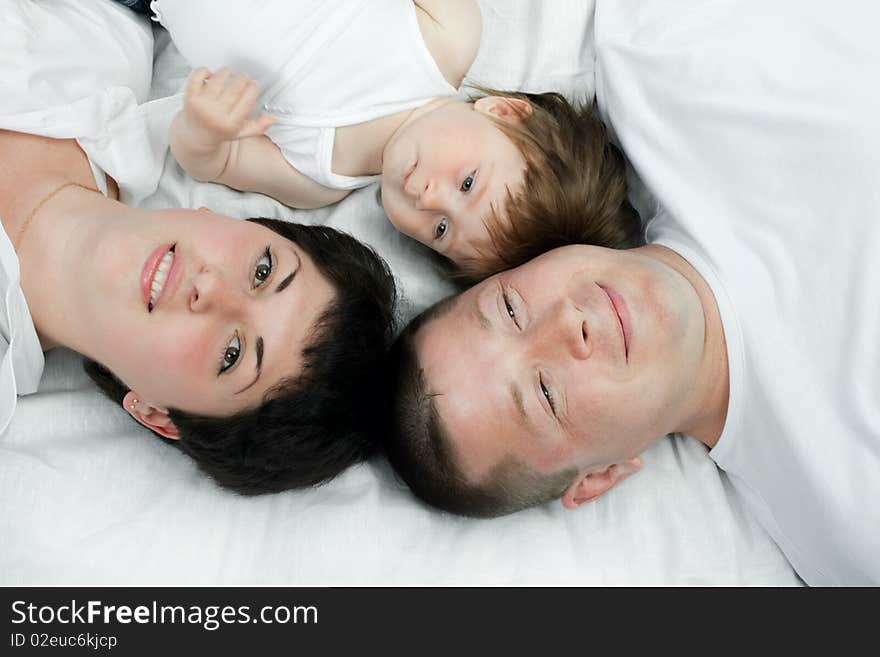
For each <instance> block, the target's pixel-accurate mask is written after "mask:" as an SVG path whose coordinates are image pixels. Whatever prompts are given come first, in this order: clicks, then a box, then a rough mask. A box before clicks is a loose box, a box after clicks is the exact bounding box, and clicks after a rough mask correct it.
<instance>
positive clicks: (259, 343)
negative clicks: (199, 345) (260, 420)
mask: <svg viewBox="0 0 880 657" xmlns="http://www.w3.org/2000/svg"><path fill="white" fill-rule="evenodd" d="M291 276H293V274H291ZM256 352H257V375H256V376H255V377H254V380H253V381H251V382H250V383H248V384H247V385H246V386H245V387H244V388H242V389H241V390H239V391H238V392H236V393H235V394H236V395H239V394H241V393H243V392H244V391H245V390H247V389H248V388H250V387H251V386H252V385H254V384H255V383H256V382H257V381H259V380H260V374H261V373H262V371H263V336H261V335H258V336H257V346H256Z"/></svg>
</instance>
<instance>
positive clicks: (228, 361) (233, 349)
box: [220, 331, 241, 374]
mask: <svg viewBox="0 0 880 657" xmlns="http://www.w3.org/2000/svg"><path fill="white" fill-rule="evenodd" d="M240 354H241V340H239V338H238V332H237V331H236V333H235V335H233V336H232V339H231V340H230V341H229V342H227V343H226V349H224V350H223V355H222V357H221V359H220V374H223V373H224V372H225V371H226V370H228V369H229V368H230V367H232V366H233V365H235V364H236V363H237V362H238V357H239V355H240Z"/></svg>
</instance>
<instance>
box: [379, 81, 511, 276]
mask: <svg viewBox="0 0 880 657" xmlns="http://www.w3.org/2000/svg"><path fill="white" fill-rule="evenodd" d="M484 101H485V102H484ZM497 102H502V103H506V101H504V100H503V99H498V100H497V101H496V100H495V97H488V98H482V99H480V100H479V101H477V102H476V103H466V102H462V101H457V100H451V101H449V102H446V103H443V104H441V105H439V106H437V107H436V108H435V109H432V110H430V111H428V112H426V113H424V114H422V115H420V116H418V117H416V118H415V119H413V120H412V121H411V122H410V123H408V124H405V125H404V126H403V128H401V130H400V131H399V132H398V133H397V134H395V135H394V137H393V138H392V139H391V140H390V141H389V142H388V145H387V146H386V148H385V152H384V156H383V168H382V204H383V206H384V207H385V211H386V212H387V213H388V217H389V219H390V220H391V223H393V224H394V226H395V227H396V228H397V229H398V230H399V231H401V232H402V233H405V234H406V235H409V236H410V237H412V238H414V239H417V240H418V241H419V242H421V243H422V244H425V245H427V246H429V247H431V248H432V249H434V250H435V251H437V252H438V253H440V254H442V255H444V256H446V257H447V258H449V259H450V260H452V261H453V262H456V263H459V264H460V263H462V262H463V261H466V260H471V261H473V260H479V259H481V258H482V257H485V255H484V254H487V253H490V252H491V249H492V244H491V240H490V238H489V232H488V229H487V228H486V225H487V224H489V223H491V222H493V221H496V219H494V218H493V211H494V214H495V216H496V217H497V220H498V221H504V220H505V218H504V208H505V206H506V205H507V202H508V199H509V198H510V196H511V195H512V196H516V195H517V194H518V193H519V192H520V189H521V188H522V185H523V178H524V175H525V169H526V162H525V159H524V158H523V156H522V153H520V151H519V149H518V148H517V146H516V145H515V144H514V143H513V142H512V141H511V140H510V139H509V138H508V137H507V135H505V134H504V132H502V131H501V130H500V129H499V128H498V125H497V124H496V123H495V122H494V121H493V120H492V119H491V118H490V115H493V114H495V112H493V107H497ZM500 118H501V120H506V119H505V117H503V116H502V117H500Z"/></svg>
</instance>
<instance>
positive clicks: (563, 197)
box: [455, 87, 642, 281]
mask: <svg viewBox="0 0 880 657" xmlns="http://www.w3.org/2000/svg"><path fill="white" fill-rule="evenodd" d="M474 88H475V89H476V90H477V91H478V92H480V94H485V95H491V96H501V97H504V98H517V99H521V100H524V101H527V102H528V103H529V104H530V105H531V107H532V111H531V112H522V111H520V110H519V109H517V108H516V107H515V106H514V110H515V111H516V112H517V113H518V114H519V115H520V121H518V122H506V121H500V120H495V119H493V120H494V121H495V123H496V125H497V126H498V128H499V129H500V130H501V131H502V132H504V134H505V135H507V137H508V138H509V139H510V140H511V141H513V143H514V144H515V145H516V146H517V148H519V150H520V152H521V153H522V155H523V157H524V159H525V161H526V172H525V178H524V183H523V186H522V189H521V191H520V192H519V193H518V194H512V193H510V192H508V199H507V203H506V204H505V206H504V207H503V208H501V209H499V208H493V213H492V216H490V217H489V218H488V220H487V221H486V227H487V229H488V231H489V237H490V240H491V248H487V249H483V250H482V253H481V256H480V258H478V259H475V260H467V261H462V262H459V263H457V265H456V270H457V271H456V272H455V273H456V274H457V275H458V277H460V278H463V279H470V280H472V281H473V280H481V279H483V278H486V277H488V276H491V275H492V274H495V273H497V272H499V271H503V270H505V269H510V268H512V267H516V266H518V265H521V264H523V263H524V262H527V261H529V260H531V259H532V258H534V257H536V256H538V255H540V254H542V253H545V252H546V251H550V250H551V249H555V248H556V247H559V246H565V245H566V244H594V245H597V246H604V247H609V248H615V249H620V248H627V247H631V246H635V245H637V244H638V243H639V241H640V239H641V231H642V226H641V220H640V218H639V215H638V213H637V212H636V211H635V210H634V209H633V207H632V206H631V205H630V203H629V201H628V200H627V197H626V190H627V185H626V163H625V160H624V157H623V154H622V153H621V152H620V150H619V149H618V148H617V147H616V146H615V145H614V144H612V143H611V142H610V141H608V134H607V131H606V129H605V125H604V124H603V123H602V121H601V120H600V119H599V117H598V116H597V115H596V113H595V111H594V110H593V107H592V105H588V104H586V103H579V102H574V103H572V102H569V101H568V100H566V98H565V97H563V96H562V95H561V94H558V93H554V92H549V93H541V94H530V93H522V92H506V91H496V90H494V89H488V88H484V87H474Z"/></svg>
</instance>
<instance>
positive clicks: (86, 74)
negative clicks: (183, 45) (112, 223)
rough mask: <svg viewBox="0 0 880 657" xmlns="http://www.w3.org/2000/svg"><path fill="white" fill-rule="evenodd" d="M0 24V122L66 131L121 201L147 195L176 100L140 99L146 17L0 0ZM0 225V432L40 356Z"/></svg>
mask: <svg viewBox="0 0 880 657" xmlns="http://www.w3.org/2000/svg"><path fill="white" fill-rule="evenodd" d="M0 25H3V26H4V39H3V46H2V48H0V128H2V129H6V130H14V131H18V132H26V133H30V134H37V135H43V136H46V137H54V138H58V139H69V138H74V139H76V140H77V142H78V143H79V144H80V146H81V147H82V148H83V150H84V151H85V153H86V155H87V156H88V158H89V163H90V164H91V166H92V171H93V173H94V176H95V184H96V185H98V188H99V189H100V190H101V191H103V192H104V193H105V194H106V192H107V187H106V175H105V172H106V174H109V175H111V176H112V177H113V178H114V179H115V180H116V181H117V183H118V184H119V189H120V196H121V197H122V199H123V200H125V201H126V202H129V203H136V202H138V201H139V200H141V199H143V198H145V197H146V196H148V195H149V194H151V193H152V192H153V191H154V190H155V188H156V185H157V184H158V180H159V177H160V176H161V174H162V167H163V165H164V161H165V153H166V151H167V144H168V141H167V134H168V125H169V124H170V121H171V119H172V118H173V116H174V114H175V113H176V112H177V110H178V109H179V107H180V99H179V98H171V99H163V100H161V101H156V102H154V103H148V104H146V105H140V106H139V105H138V103H141V102H143V101H144V100H146V98H147V95H148V93H149V87H150V79H151V71H152V61H153V36H152V31H151V28H150V23H149V21H147V20H146V19H145V18H144V17H142V16H138V15H137V14H135V13H134V12H132V11H131V10H129V9H127V8H126V7H124V6H122V5H120V4H118V3H115V2H110V1H109V0H99V1H90V2H79V1H76V0H54V1H53V2H51V3H35V2H31V1H29V0H3V2H2V3H0ZM72 62H73V63H75V65H71V63H72ZM0 233H2V234H0V434H2V433H3V432H4V431H5V430H6V428H7V427H8V425H9V423H10V421H11V419H12V415H13V412H14V410H15V405H16V399H17V396H18V395H25V394H30V393H33V392H36V390H37V387H38V384H39V380H40V376H41V374H42V371H43V364H44V360H43V354H42V350H41V347H40V343H39V339H38V337H37V332H36V329H35V328H34V325H33V320H32V318H31V315H30V311H29V310H28V307H27V303H26V301H25V297H24V294H23V292H22V290H21V286H20V276H19V263H18V258H17V256H16V254H15V251H14V249H13V247H12V244H11V242H10V240H9V238H8V236H7V235H6V233H5V231H2V230H0Z"/></svg>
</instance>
